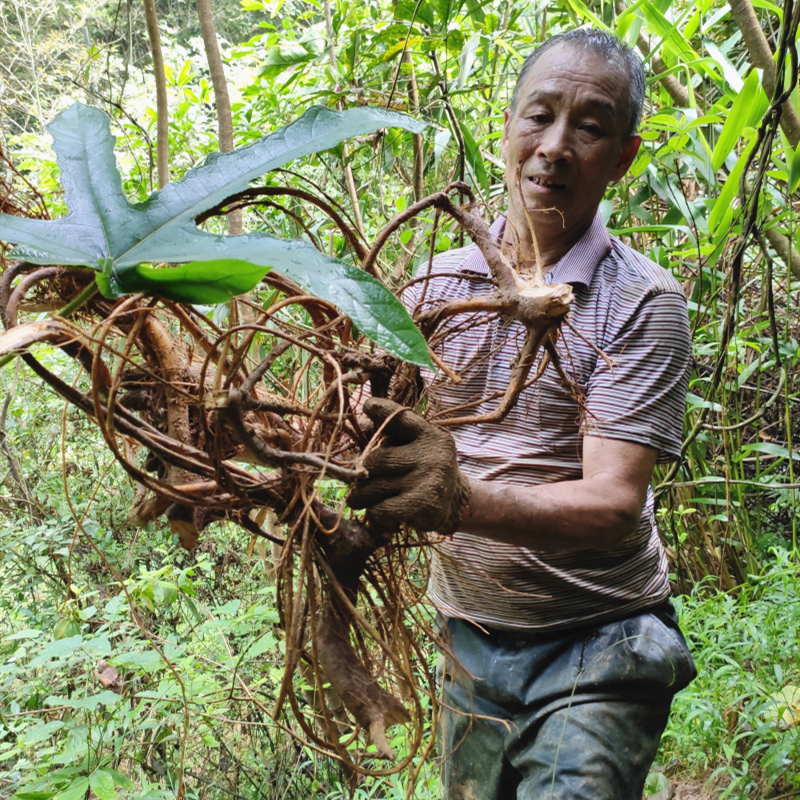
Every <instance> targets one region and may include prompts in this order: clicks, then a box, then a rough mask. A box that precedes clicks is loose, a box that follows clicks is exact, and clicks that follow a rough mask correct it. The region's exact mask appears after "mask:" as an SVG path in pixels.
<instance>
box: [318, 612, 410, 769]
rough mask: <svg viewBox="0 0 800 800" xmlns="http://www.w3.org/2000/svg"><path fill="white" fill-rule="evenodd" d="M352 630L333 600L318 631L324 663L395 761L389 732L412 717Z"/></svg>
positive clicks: (333, 682)
mask: <svg viewBox="0 0 800 800" xmlns="http://www.w3.org/2000/svg"><path fill="white" fill-rule="evenodd" d="M349 631H350V626H349V625H348V624H347V622H346V621H345V619H344V618H343V616H342V615H341V613H339V612H338V611H337V610H336V609H334V607H333V604H332V603H331V601H330V600H329V601H328V602H327V603H326V605H325V608H324V610H323V612H322V616H321V619H320V623H319V629H318V632H317V646H318V651H319V660H320V666H321V667H322V670H323V672H324V673H325V677H327V679H328V680H329V681H330V683H331V686H332V687H333V688H334V689H335V690H336V692H337V693H338V694H339V696H340V697H341V698H342V702H343V703H344V705H345V708H347V710H348V711H349V712H350V713H351V714H352V715H353V717H354V718H355V720H356V722H357V723H358V724H359V725H361V727H362V728H366V729H367V730H368V731H369V734H370V737H371V738H372V742H373V744H374V745H375V747H377V749H378V752H379V753H380V754H381V755H382V756H384V757H385V758H389V759H391V760H392V761H394V760H395V754H394V751H393V750H392V748H391V747H390V746H389V743H388V741H387V740H386V731H387V729H388V728H389V727H390V726H392V725H396V724H398V723H401V722H409V721H410V717H409V715H408V712H407V711H406V710H405V708H404V707H403V705H402V703H401V702H400V701H399V700H398V699H397V698H396V697H394V696H393V695H391V694H389V692H387V691H386V690H385V689H383V688H382V687H381V686H380V685H379V684H378V681H377V680H376V679H375V678H374V677H373V676H372V675H370V674H369V672H367V669H366V667H364V665H363V664H362V663H361V662H360V661H359V659H358V656H357V655H356V652H355V650H354V649H353V645H352V644H351V643H350V635H349Z"/></svg>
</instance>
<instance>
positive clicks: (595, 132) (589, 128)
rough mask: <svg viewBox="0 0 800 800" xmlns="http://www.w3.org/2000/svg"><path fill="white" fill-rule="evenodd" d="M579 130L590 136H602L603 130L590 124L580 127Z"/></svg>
mask: <svg viewBox="0 0 800 800" xmlns="http://www.w3.org/2000/svg"><path fill="white" fill-rule="evenodd" d="M580 127H581V130H583V131H586V133H588V134H589V135H590V136H602V135H603V129H602V128H601V127H600V126H599V125H594V124H592V123H591V122H587V123H584V124H583V125H581V126H580Z"/></svg>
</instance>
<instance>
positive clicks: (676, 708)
mask: <svg viewBox="0 0 800 800" xmlns="http://www.w3.org/2000/svg"><path fill="white" fill-rule="evenodd" d="M678 605H679V610H680V619H681V627H682V628H683V630H684V632H685V634H686V636H687V639H688V640H689V645H690V647H691V649H692V652H693V655H694V658H695V661H696V663H697V670H698V677H697V678H696V679H695V680H694V682H693V683H692V684H691V685H690V686H689V687H688V688H687V689H685V690H684V691H683V692H680V693H679V694H678V695H677V697H676V698H675V701H674V703H673V707H672V708H673V711H672V716H671V718H670V723H669V726H668V727H667V730H666V732H665V734H664V738H663V739H662V745H661V752H660V755H659V759H658V761H659V763H660V764H661V765H662V768H663V770H664V774H666V775H668V776H671V777H672V778H673V779H674V780H680V779H681V778H687V777H690V778H700V777H702V778H707V779H708V782H709V784H708V785H709V794H710V795H711V796H713V797H715V798H717V797H718V798H719V800H734V799H735V800H746V799H747V800H752V799H753V798H759V800H760V799H761V798H770V797H773V796H776V795H782V794H787V793H790V792H791V791H792V790H796V791H797V792H798V793H799V794H800V726H799V725H798V723H800V568H799V567H798V563H797V558H796V556H795V557H794V558H792V557H791V555H790V554H789V553H788V552H787V551H775V559H774V561H773V563H772V564H770V565H769V566H766V567H765V568H764V569H763V570H762V571H761V572H760V573H759V574H758V575H750V576H749V577H748V580H747V581H746V582H745V583H744V584H743V585H742V586H740V587H739V588H738V589H737V590H736V591H734V592H717V591H715V590H714V587H713V585H712V584H711V583H710V582H708V581H706V582H705V583H703V584H700V585H698V586H697V587H695V589H694V590H693V592H692V593H691V595H689V596H685V597H682V598H679V599H678ZM654 787H655V782H654ZM789 796H791V794H789Z"/></svg>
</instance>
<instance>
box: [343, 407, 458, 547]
mask: <svg viewBox="0 0 800 800" xmlns="http://www.w3.org/2000/svg"><path fill="white" fill-rule="evenodd" d="M401 408H402V406H400V405H398V404H397V403H393V402H392V401H391V400H384V399H381V398H376V397H371V398H370V399H369V400H367V402H366V403H364V413H365V414H366V415H367V416H368V417H369V418H370V419H371V420H372V421H373V422H374V423H375V427H376V429H377V428H379V427H380V426H381V425H382V424H383V423H384V422H385V421H386V420H387V419H389V417H392V418H391V419H390V420H389V422H388V423H387V425H386V427H385V428H384V429H383V434H384V436H386V441H385V442H384V443H383V445H382V446H381V447H379V448H377V449H376V450H373V451H372V452H371V453H370V454H369V455H368V456H367V458H366V460H365V462H364V466H365V467H366V468H367V471H368V472H369V477H367V478H365V479H364V480H362V481H359V482H358V483H357V484H356V485H355V486H354V487H353V489H352V490H351V491H350V494H349V495H348V498H347V504H348V505H349V506H350V507H351V508H355V509H361V508H366V509H367V520H368V521H369V522H370V524H372V525H375V526H377V527H379V528H382V529H384V530H386V531H394V530H397V529H398V528H399V527H400V525H401V523H404V522H405V523H406V524H408V525H410V526H411V527H412V528H415V529H416V530H418V531H438V532H439V533H445V534H450V533H454V532H455V530H456V528H457V527H458V524H459V522H460V521H461V518H462V517H463V515H464V512H465V511H466V508H467V504H468V503H469V495H470V487H469V481H468V480H467V479H466V478H465V477H464V475H462V474H461V470H459V468H458V461H457V458H456V444H455V442H454V441H453V437H452V436H451V435H450V434H449V433H448V432H447V431H445V430H443V429H442V428H437V427H436V426H435V425H432V424H431V423H430V422H426V421H425V420H424V419H423V418H422V417H420V416H418V415H417V414H415V413H414V412H413V411H409V410H407V409H406V410H404V411H400V409H401ZM398 411H399V412H400V413H397V414H396V412H398ZM393 414H395V416H392V415H393Z"/></svg>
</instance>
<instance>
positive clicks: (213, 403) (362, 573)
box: [0, 184, 574, 783]
mask: <svg viewBox="0 0 800 800" xmlns="http://www.w3.org/2000/svg"><path fill="white" fill-rule="evenodd" d="M454 191H458V192H459V193H461V194H462V195H465V196H466V197H467V198H468V203H467V204H466V205H465V206H459V205H456V204H455V203H454V202H453V201H452V200H451V199H450V197H449V195H450V194H452V192H454ZM276 193H277V192H274V191H272V190H271V189H270V190H269V191H267V190H258V191H251V190H248V192H247V193H242V194H241V195H239V196H237V197H234V198H229V199H228V200H227V201H225V203H223V204H221V205H220V209H219V210H222V209H223V208H225V209H230V208H232V207H235V206H236V205H237V204H239V205H241V204H243V203H251V202H258V201H259V198H261V197H263V196H267V195H270V196H274V195H275V194H276ZM293 196H295V197H296V198H297V199H308V198H305V195H303V194H302V193H297V192H295V193H294V195H293ZM316 205H317V206H319V207H324V206H326V205H328V204H326V203H317V204H316ZM430 208H434V209H435V210H436V214H437V224H438V219H439V215H442V216H443V215H445V214H446V215H449V216H450V217H452V218H453V219H455V220H456V221H457V223H458V224H459V225H460V226H461V228H462V229H463V230H464V231H465V232H466V233H467V234H468V235H469V236H470V237H471V238H472V240H473V241H474V242H476V244H477V245H478V247H479V248H480V249H481V252H482V253H483V255H484V256H485V258H486V261H487V263H488V264H489V267H490V269H491V273H492V278H491V283H493V284H494V286H495V287H496V288H495V290H494V291H492V292H491V293H489V294H484V295H481V296H478V297H472V298H467V299H464V300H460V301H456V302H450V303H443V304H438V305H434V306H431V305H430V304H428V305H427V306H426V307H425V309H424V310H419V311H418V312H417V314H416V321H417V323H418V324H419V326H420V329H421V330H422V332H423V334H424V335H425V336H426V338H427V339H428V341H429V344H430V345H431V347H432V349H433V350H434V355H435V357H436V358H437V359H438V360H439V366H440V369H441V372H442V374H443V375H444V376H445V379H447V380H451V381H453V382H458V380H459V379H460V376H459V375H458V373H457V372H456V371H455V370H453V369H452V368H451V367H450V365H448V364H447V363H446V361H444V360H443V359H441V358H439V355H438V354H437V353H436V352H435V351H436V347H437V343H438V342H440V341H441V339H442V338H444V337H446V336H447V335H449V332H450V330H451V326H455V327H458V326H461V325H467V326H468V325H469V324H470V320H475V319H479V318H483V319H485V317H486V315H497V314H500V315H505V316H508V317H511V318H513V319H516V320H518V321H519V322H520V323H521V324H522V325H523V326H524V327H525V329H526V338H525V343H524V345H523V347H522V348H521V351H520V354H519V356H518V358H517V361H516V363H515V365H514V369H513V372H512V379H511V382H510V384H509V386H508V388H507V389H506V391H505V392H504V393H503V395H502V396H499V395H498V396H497V397H495V398H483V399H482V400H481V401H480V402H484V401H485V400H488V399H494V400H497V401H498V405H497V407H496V409H495V410H494V411H493V412H492V413H490V414H488V415H484V416H481V417H477V416H469V415H468V414H467V413H466V407H464V408H462V409H461V410H460V411H457V410H454V411H452V412H450V413H449V415H447V416H445V417H444V418H442V417H439V416H437V415H436V414H435V413H431V412H430V411H429V415H430V418H431V419H434V420H435V421H436V422H437V423H438V424H441V425H445V426H452V425H463V424H468V423H473V422H476V421H488V420H495V421H498V420H501V419H503V418H504V417H505V416H506V415H507V414H508V413H509V412H510V411H511V409H512V408H514V406H515V404H516V403H517V400H518V398H519V396H520V394H521V393H522V392H523V391H525V389H526V388H527V387H529V386H530V385H531V383H532V382H533V381H534V380H536V378H537V377H538V375H539V374H540V371H541V365H542V361H541V358H540V353H541V351H542V350H543V349H544V350H545V351H546V353H547V357H548V358H549V359H550V362H551V363H553V364H554V365H555V367H556V368H557V369H558V370H559V372H560V374H561V375H562V379H566V380H568V379H567V378H566V375H565V373H564V371H563V369H562V368H561V366H560V361H559V358H558V353H557V351H556V349H555V342H556V339H557V337H556V333H557V331H558V328H559V325H560V323H561V321H562V320H563V319H564V318H565V316H566V314H567V313H568V311H569V308H570V305H571V303H572V292H571V289H570V287H569V286H565V285H555V286H546V285H543V284H542V282H541V281H540V280H536V279H528V278H524V277H520V276H519V275H517V274H516V273H515V271H514V270H513V269H512V267H511V265H510V264H509V262H508V260H507V259H506V257H505V256H504V254H503V252H501V250H500V248H499V247H498V245H497V244H496V243H495V242H494V241H493V239H492V237H491V236H490V235H489V232H488V229H487V227H486V226H485V225H484V223H483V221H482V220H481V217H480V214H479V210H478V207H477V205H476V203H475V202H474V199H473V198H472V195H471V193H470V190H469V187H465V186H464V185H463V184H453V185H452V186H451V187H448V189H447V191H445V192H440V193H437V194H435V195H432V196H431V197H429V198H424V199H422V200H420V201H419V202H417V203H415V204H414V205H413V206H411V207H409V209H407V210H406V211H405V212H403V214H402V215H400V216H399V217H398V218H396V219H395V220H394V221H393V222H392V223H390V224H389V225H388V226H387V228H386V229H385V230H384V231H383V232H382V233H381V234H380V235H379V237H378V239H377V240H376V242H375V244H374V245H373V247H372V248H371V249H370V250H369V251H367V250H366V249H365V248H364V247H363V245H361V244H360V242H359V241H358V239H357V237H355V235H354V234H353V235H349V234H348V231H347V228H348V226H347V223H346V222H345V221H344V219H343V218H342V217H341V216H339V218H338V220H334V221H335V224H337V225H338V226H339V227H340V229H342V230H343V231H345V235H346V236H347V237H348V241H349V244H350V247H351V248H352V250H353V251H354V252H355V253H356V254H357V255H358V256H359V258H363V262H364V266H365V268H366V269H368V270H369V271H371V272H372V273H373V274H376V275H378V274H380V272H381V270H380V269H379V265H378V263H377V259H378V257H379V255H380V250H381V248H382V246H383V244H384V243H385V242H386V241H387V239H388V237H389V235H390V234H391V233H392V232H393V231H394V230H396V229H397V228H398V227H399V225H400V224H402V223H403V222H405V221H409V220H411V219H413V217H414V216H415V215H417V214H419V213H421V212H422V211H424V210H426V209H430ZM350 233H352V231H350ZM431 247H433V243H432V245H431ZM90 277H91V276H90V275H89V273H88V271H87V270H75V269H67V268H63V267H43V268H38V267H35V266H33V265H30V264H12V265H10V266H9V267H8V268H7V269H6V271H5V273H4V274H3V277H2V279H0V314H2V319H3V321H4V324H5V325H6V327H7V328H8V330H7V331H6V332H5V333H3V334H2V335H0V356H4V355H11V354H14V353H18V354H22V355H21V357H22V358H23V359H24V360H25V363H27V364H28V365H29V366H30V367H31V369H32V370H33V371H34V372H35V373H36V374H37V376H39V377H40V378H41V379H42V380H43V381H45V382H46V383H47V384H48V385H50V386H51V387H52V388H53V389H54V390H55V391H56V392H58V393H59V394H61V395H62V396H63V397H64V398H66V399H67V400H68V401H69V402H70V403H72V404H73V405H75V406H76V407H77V408H79V409H80V410H81V411H83V412H84V413H85V414H87V415H88V416H89V417H91V418H92V419H93V420H94V421H95V422H96V423H97V425H98V427H99V429H100V431H101V433H102V435H103V437H104V438H105V441H106V444H107V446H108V448H109V449H110V450H111V452H112V453H113V455H114V457H115V458H116V459H117V460H118V461H119V462H120V464H121V465H122V466H123V468H124V469H125V470H126V471H127V473H128V474H129V475H130V476H131V478H132V479H133V480H134V481H135V482H136V484H137V485H138V486H139V487H140V491H139V492H138V493H137V497H136V500H135V504H134V508H132V510H131V513H130V519H129V524H131V525H147V524H153V523H155V524H158V523H159V520H161V519H165V520H166V524H168V525H169V528H170V530H171V531H172V532H173V533H175V534H176V535H177V536H178V538H179V540H180V542H181V544H182V545H183V546H184V547H186V548H188V549H191V548H193V547H194V546H195V545H196V544H197V542H198V539H199V537H200V536H201V535H202V531H203V530H204V528H205V527H206V526H207V525H208V524H209V523H211V522H213V521H215V520H231V521H234V522H236V523H238V524H239V525H240V526H241V527H242V528H243V529H244V530H245V531H246V533H247V538H246V543H247V542H249V546H250V548H251V549H252V548H253V546H254V544H253V543H254V542H263V540H269V541H270V542H271V543H272V545H273V546H274V547H275V548H276V550H277V549H278V548H279V557H277V558H275V559H274V562H273V563H272V564H271V567H270V568H271V569H272V570H273V571H272V573H271V574H273V575H274V579H275V581H276V587H277V598H278V612H279V616H280V620H281V625H282V627H283V630H284V633H285V644H286V671H285V675H284V679H283V681H282V683H281V686H280V689H279V692H278V696H277V700H276V704H275V710H274V713H275V715H276V717H280V715H282V714H284V713H286V712H287V710H289V709H291V711H292V713H293V714H294V715H295V718H296V721H297V726H298V728H293V730H299V731H300V734H302V736H304V737H306V738H307V741H309V742H311V743H313V745H314V747H316V748H318V749H320V750H322V751H324V752H326V753H329V754H330V755H331V756H333V757H335V758H338V759H340V760H341V761H342V762H343V763H344V764H345V765H346V766H347V767H348V769H350V770H351V772H352V774H354V775H357V774H364V773H371V774H388V773H391V772H396V771H398V770H400V769H405V768H409V769H414V767H413V763H414V759H415V757H416V756H417V755H418V754H419V753H421V752H423V751H425V752H427V750H429V749H430V747H431V746H432V745H431V744H430V743H428V744H423V738H424V730H425V727H426V724H427V721H428V715H429V708H430V704H428V703H424V702H423V700H424V696H428V698H431V697H433V695H434V693H435V688H434V681H433V677H432V675H431V674H430V672H429V671H428V669H427V667H426V666H425V661H426V659H425V657H424V654H423V653H421V652H420V651H419V647H420V646H419V644H418V641H417V638H418V637H417V636H416V633H418V632H419V631H420V630H423V629H424V630H426V631H427V628H426V627H425V624H424V623H423V622H422V616H421V615H420V614H419V613H417V606H418V604H420V603H421V602H422V599H423V595H424V589H423V588H422V587H424V586H425V584H426V577H427V576H426V566H425V564H426V561H425V557H424V555H421V553H423V552H424V547H425V545H427V544H429V540H428V539H427V538H426V537H425V536H424V535H419V534H417V533H414V532H410V531H406V530H402V531H401V532H399V533H395V534H393V535H391V536H389V535H386V534H384V533H382V532H379V531H376V530H374V529H371V528H370V527H369V526H368V525H366V524H364V523H362V522H361V521H360V520H359V519H358V518H356V517H354V516H352V515H351V514H350V512H346V511H344V510H343V509H340V508H332V507H330V506H328V505H325V503H324V502H323V500H322V496H323V495H322V494H321V490H320V489H319V488H318V486H319V483H320V480H321V479H323V478H324V479H326V480H335V481H338V482H339V483H340V484H345V485H350V484H352V483H353V482H355V481H356V480H358V479H359V478H361V477H363V475H364V474H365V472H364V468H363V454H364V451H365V449H366V448H368V447H370V446H374V444H373V445H371V442H372V437H373V431H372V430H371V429H370V428H369V427H367V426H366V425H365V423H364V422H363V419H362V417H361V414H360V405H361V403H362V402H363V396H362V393H363V391H364V387H365V385H366V386H369V391H370V393H371V394H372V395H373V396H382V397H390V398H391V399H393V400H395V401H397V402H399V403H400V404H402V405H405V406H409V407H415V406H416V404H417V402H418V401H419V398H420V396H421V394H422V392H423V386H422V380H421V377H420V372H419V369H418V368H417V367H414V366H412V365H410V364H405V363H401V362H399V361H398V359H396V358H395V357H393V356H390V355H388V354H386V353H382V352H380V351H377V352H376V350H375V348H374V347H372V346H371V345H370V343H369V342H367V341H365V340H364V338H363V337H360V336H358V335H357V334H355V333H354V329H353V326H352V324H351V323H350V321H349V320H347V319H346V318H344V317H343V316H341V315H340V314H339V312H338V311H337V310H336V309H335V308H334V307H333V306H331V305H330V304H329V303H326V302H325V301H323V300H320V299H318V298H314V297H309V296H308V295H306V294H305V293H304V292H303V291H302V289H301V288H300V287H299V286H297V285H296V284H294V283H293V282H292V281H290V280H288V279H286V278H284V277H282V276H280V275H278V274H276V273H270V274H268V275H267V277H266V279H265V283H266V284H267V285H268V286H270V287H271V289H273V290H274V291H273V293H272V294H271V300H270V302H269V304H265V305H266V307H263V308H262V307H261V306H260V305H258V304H256V303H253V304H249V303H248V302H245V301H244V300H240V301H238V302H237V303H235V304H233V310H232V319H231V324H230V326H229V327H228V328H227V329H225V330H222V329H220V328H219V327H218V326H217V325H215V324H214V322H212V321H211V320H209V319H208V318H206V317H204V316H203V315H202V314H199V313H197V312H196V311H195V309H193V308H192V307H191V306H185V305H181V304H176V303H172V302H166V301H165V302H160V301H155V300H148V299H147V298H145V297H143V296H141V295H132V296H129V297H126V298H122V299H120V300H117V301H110V300H106V299H103V298H102V297H100V296H99V295H94V296H90V295H87V296H86V302H85V304H84V305H83V306H82V307H80V308H78V309H75V311H74V315H73V317H72V318H71V319H69V320H67V319H64V318H60V317H52V318H50V319H46V320H38V321H35V322H23V324H17V323H18V320H17V317H18V315H20V314H24V313H25V308H26V307H27V306H28V305H30V304H31V302H33V301H35V303H36V304H48V305H49V306H50V307H56V308H60V307H62V306H64V305H65V304H67V303H69V302H70V301H72V300H73V298H75V297H81V298H83V297H84V294H83V292H84V291H85V290H86V288H87V286H88V284H89V281H90ZM70 307H72V306H70ZM456 318H458V319H456ZM298 319H303V320H305V321H306V322H303V323H302V324H301V323H299V322H298V321H297V320H298ZM307 320H310V325H309V324H308V323H307ZM462 320H465V322H463V323H462ZM39 342H47V343H49V344H51V345H55V346H56V347H59V348H61V349H62V350H63V352H64V353H66V354H67V355H68V356H70V357H71V358H73V359H75V360H76V361H77V362H78V363H80V364H81V365H82V366H83V367H84V369H85V370H86V372H87V373H88V374H89V376H90V377H91V389H90V390H87V392H86V393H83V392H82V391H80V390H78V389H76V388H75V387H73V386H70V385H68V384H66V383H65V382H64V381H63V380H61V379H60V378H59V377H58V376H57V375H55V374H53V373H52V372H51V371H50V370H49V369H48V368H47V367H46V366H44V365H43V364H42V363H41V362H40V361H38V360H37V359H36V358H35V356H34V355H33V354H32V353H31V352H30V349H31V348H32V347H33V346H34V345H36V344H37V343H39ZM537 364H538V365H539V369H535V368H536V366H537ZM532 370H533V373H532ZM531 374H533V377H531ZM572 388H573V389H574V387H572ZM267 509H269V514H267V513H266V510H267ZM270 515H271V516H270ZM245 546H247V544H245ZM366 588H368V589H369V590H368V591H366V590H365V589H366ZM376 598H377V599H376ZM408 627H411V628H412V629H413V632H412V633H409V631H408ZM412 664H413V665H414V667H413V669H412ZM297 670H299V671H300V672H302V674H303V676H304V681H303V688H302V689H301V688H299V687H298V686H297V682H296V681H295V674H296V671H297ZM420 676H421V677H420ZM307 684H312V686H311V690H310V694H309V697H310V700H309V703H310V705H309V704H304V703H302V702H300V701H299V700H298V697H297V692H303V691H305V692H308V691H309V689H308V686H307ZM326 684H329V685H326ZM296 687H297V688H296ZM390 689H391V690H394V689H396V690H397V691H398V693H400V695H401V696H402V698H403V700H402V701H401V700H400V699H398V698H397V697H395V696H394V695H393V694H392V692H391V691H390ZM434 713H435V711H434ZM397 724H405V725H407V726H408V737H407V741H408V749H407V752H404V753H403V754H402V758H398V759H397V761H396V762H395V763H393V764H391V765H388V766H387V765H386V763H385V759H392V760H393V761H394V760H395V754H394V753H393V752H392V748H391V747H390V744H389V741H388V736H387V734H388V731H389V729H390V728H391V726H392V725H397ZM348 730H351V731H352V735H351V736H352V737H356V736H357V735H359V734H358V732H359V731H361V730H363V731H368V733H369V736H370V739H371V741H372V743H373V744H374V745H375V747H376V748H377V753H378V755H379V756H380V758H381V763H380V764H379V765H378V766H375V764H374V762H373V761H370V759H374V755H375V754H374V752H366V753H365V752H363V751H358V750H354V749H353V748H348V747H347V746H346V745H345V744H343V743H342V741H341V740H342V735H343V732H346V731H348ZM426 748H427V749H426ZM412 783H413V782H412Z"/></svg>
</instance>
